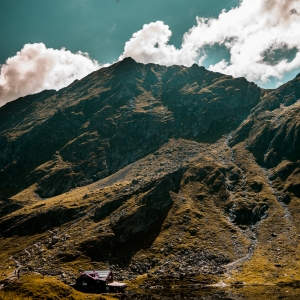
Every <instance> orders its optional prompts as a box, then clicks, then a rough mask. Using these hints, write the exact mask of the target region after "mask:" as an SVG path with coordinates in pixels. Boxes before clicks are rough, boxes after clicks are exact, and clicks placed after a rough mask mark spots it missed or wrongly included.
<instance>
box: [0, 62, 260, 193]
mask: <svg viewBox="0 0 300 300" xmlns="http://www.w3.org/2000/svg"><path fill="white" fill-rule="evenodd" d="M259 96H260V89H259V88H258V87H257V86H256V85H254V84H253V83H249V82H247V81H246V80H245V79H244V78H239V79H234V78H232V77H230V76H225V75H222V74H218V73H212V72H209V71H207V70H205V69H204V68H203V67H198V66H196V65H194V66H192V67H191V68H185V67H179V66H174V67H170V68H166V67H162V66H158V65H153V64H149V65H142V64H138V63H136V62H135V61H134V60H132V59H130V58H128V59H125V60H124V61H122V62H119V63H117V64H115V65H114V66H112V67H110V68H105V69H101V70H100V71H97V72H94V73H93V74H91V75H89V76H87V77H86V78H84V79H83V80H81V81H76V82H74V83H73V84H72V85H70V86H69V87H67V88H65V89H63V90H61V91H59V92H57V93H54V92H52V91H49V92H42V93H41V94H38V95H35V96H28V97H27V98H26V97H25V98H24V99H25V100H24V99H23V98H21V99H19V100H17V101H14V102H12V103H9V104H7V105H5V106H4V107H3V108H2V109H1V111H0V118H1V120H4V121H1V125H0V130H1V132H0V145H1V149H3V151H1V153H0V165H1V170H0V182H1V183H0V185H1V186H0V190H1V193H2V194H3V196H6V197H9V196H12V195H14V194H16V192H18V191H21V190H23V189H24V188H26V187H28V186H30V185H32V184H34V183H38V188H37V193H38V194H39V195H40V196H41V197H42V198H48V197H52V196H54V195H58V194H61V193H63V192H66V191H68V190H69V189H71V188H74V187H76V186H83V185H87V184H89V183H92V182H94V181H97V180H99V179H102V178H104V177H106V176H108V175H110V174H113V173H114V172H116V171H118V170H119V169H121V168H123V167H125V166H127V165H129V164H130V163H132V162H134V161H136V160H138V159H140V158H142V157H144V156H146V155H148V154H150V153H152V152H155V151H156V150H157V149H158V148H159V147H161V146H162V145H163V144H164V143H166V142H167V141H168V140H169V139H170V138H172V137H176V138H186V139H193V140H197V141H205V140H208V141H216V140H217V139H218V138H220V137H221V136H222V134H225V133H228V132H229V131H230V130H231V129H234V128H236V127H237V126H238V125H239V124H240V123H241V122H242V121H243V120H244V119H245V118H246V117H247V115H248V113H249V111H250V110H251V109H252V108H253V107H254V106H255V105H256V104H257V103H258V101H259ZM18 103H21V104H20V109H17V108H16V107H17V104H18ZM23 107H24V109H23ZM53 183H55V184H53Z"/></svg>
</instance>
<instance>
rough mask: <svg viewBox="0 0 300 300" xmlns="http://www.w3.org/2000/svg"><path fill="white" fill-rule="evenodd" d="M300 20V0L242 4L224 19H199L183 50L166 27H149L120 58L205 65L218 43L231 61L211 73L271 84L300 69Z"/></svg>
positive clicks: (247, 0)
mask: <svg viewBox="0 0 300 300" xmlns="http://www.w3.org/2000/svg"><path fill="white" fill-rule="evenodd" d="M299 15H300V0H242V1H241V2H240V5H239V6H238V7H236V8H232V9H231V10H229V11H225V10H223V11H222V12H221V14H220V15H219V16H218V18H210V19H208V18H200V17H197V19H196V21H197V25H195V26H194V27H192V28H191V29H190V30H189V31H188V32H187V33H185V35H184V36H183V41H182V45H181V47H180V49H176V48H175V47H174V46H172V45H169V43H168V42H169V39H170V37H171V34H172V32H171V31H170V29H169V27H168V26H167V25H165V24H164V23H163V22H161V21H158V22H155V23H150V24H148V25H144V27H143V28H142V29H141V30H140V31H138V32H136V33H134V34H133V36H132V38H131V39H130V40H129V41H128V42H127V43H126V44H125V48H124V52H123V53H122V55H121V56H120V58H119V59H123V58H124V57H128V56H131V57H132V58H134V59H135V60H136V61H138V62H143V63H150V62H151V63H158V64H162V65H167V66H169V65H173V64H178V65H185V66H190V65H192V64H193V63H198V64H200V65H201V64H203V63H204V62H205V59H206V58H207V56H208V55H209V54H208V53H207V48H208V47H212V46H214V45H216V44H218V45H222V46H225V47H226V48H227V49H228V51H229V52H230V60H229V61H226V60H221V61H219V62H217V63H216V64H214V65H210V66H209V69H210V70H212V71H218V72H222V73H225V74H230V75H233V76H235V77H239V76H244V77H246V78H247V79H248V80H251V81H257V82H258V81H261V82H267V81H268V80H269V79H270V78H272V77H275V78H282V77H283V76H284V75H285V74H286V73H287V72H290V71H292V70H295V69H297V68H300V35H299V28H300V17H299ZM276 53H277V54H276ZM279 53H280V55H278V54H279Z"/></svg>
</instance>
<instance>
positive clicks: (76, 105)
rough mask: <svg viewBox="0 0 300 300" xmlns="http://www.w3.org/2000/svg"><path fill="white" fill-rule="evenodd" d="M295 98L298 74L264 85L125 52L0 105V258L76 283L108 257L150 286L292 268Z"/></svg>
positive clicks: (276, 274)
mask: <svg viewBox="0 0 300 300" xmlns="http://www.w3.org/2000/svg"><path fill="white" fill-rule="evenodd" d="M299 99H300V76H297V77H296V78H295V79H293V80H292V81H290V82H288V83H286V84H285V85H283V86H281V87H279V88H278V89H276V90H264V89H261V88H259V87H258V86H257V85H256V84H254V83H252V82H248V81H247V80H246V79H244V78H233V77H231V76H227V75H223V74H220V73H214V72H210V71H208V70H206V69H205V68H203V67H199V66H197V65H193V66H192V67H190V68H187V67H182V66H172V67H164V66H159V65H155V64H147V65H143V64H140V63H136V62H135V61H134V60H133V59H131V58H126V59H124V60H123V61H120V62H118V63H116V64H114V65H112V66H110V67H108V68H102V69H100V70H99V71H96V72H94V73H92V74H90V75H88V76H87V77H85V78H83V79H82V80H79V81H78V80H77V81H75V82H73V83H72V84H71V85H70V86H68V87H66V88H64V89H62V90H60V91H43V92H41V93H39V94H35V95H30V96H26V97H23V98H20V99H17V100H15V101H13V102H10V103H8V104H6V105H5V106H3V107H1V108H0V120H1V123H0V149H1V152H0V195H1V203H0V228H1V233H0V235H1V238H0V247H1V249H3V250H2V251H0V260H1V261H2V262H3V263H2V264H3V266H2V267H3V268H4V269H7V268H8V267H9V264H11V263H12V261H9V260H7V259H8V258H9V257H12V258H13V259H14V260H15V261H17V263H19V264H21V265H22V266H23V268H24V269H28V270H30V271H37V272H43V273H44V274H52V275H58V274H61V273H63V276H62V275H61V279H62V281H65V282H72V281H73V280H74V276H75V275H74V274H75V273H76V271H77V270H78V268H96V267H97V268H104V267H105V268H107V267H108V266H110V267H112V268H113V269H114V271H115V273H116V276H117V277H119V278H121V279H122V278H123V279H127V280H134V279H135V278H136V276H137V275H142V274H148V279H147V280H143V282H144V283H143V284H145V285H146V286H147V285H148V286H150V285H153V284H154V283H155V284H157V282H164V283H165V284H167V283H166V282H170V280H171V282H177V283H178V281H182V279H184V278H194V279H193V280H196V281H197V282H200V283H214V282H218V281H220V280H221V279H222V280H223V281H224V282H227V283H235V282H246V283H247V284H252V283H256V284H262V283H263V284H270V283H272V284H276V283H280V282H281V283H282V282H285V283H291V282H296V281H297V280H300V275H299V274H298V270H299V259H300V257H299V255H298V253H299V251H298V250H299V234H300V232H299V230H300V222H299V220H300V218H299V216H300V215H299V214H300V212H299V208H298V207H299V204H300V151H299V146H300V101H299ZM58 266H59V267H58ZM60 270H63V271H61V273H60ZM138 278H139V277H138ZM142 278H144V279H145V278H146V277H142ZM166 279H168V280H169V281H166Z"/></svg>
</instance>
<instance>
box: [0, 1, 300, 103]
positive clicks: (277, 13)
mask: <svg viewBox="0 0 300 300" xmlns="http://www.w3.org/2000/svg"><path fill="white" fill-rule="evenodd" d="M196 21H197V24H196V25H195V26H193V27H192V28H191V29H190V30H189V31H188V32H186V33H185V34H184V36H183V40H182V45H181V47H180V48H179V49H177V48H176V47H174V46H173V45H170V44H169V40H170V37H171V35H172V32H171V30H170V29H169V27H168V26H167V25H166V24H164V23H163V22H161V21H157V22H154V23H150V24H145V25H144V26H143V28H142V29H141V30H140V31H138V32H136V33H134V34H133V35H132V38H131V39H130V40H129V41H128V42H126V44H125V47H124V52H123V53H122V54H121V55H120V57H119V60H121V59H123V58H125V57H132V58H133V59H135V60H136V61H138V62H142V63H156V64H161V65H166V66H170V65H185V66H191V65H192V64H193V63H197V64H199V65H205V64H206V66H207V67H208V69H209V70H211V71H216V72H221V73H225V74H228V75H232V76H234V77H240V76H244V77H246V78H247V79H248V80H250V81H255V82H257V83H267V82H268V81H269V80H270V79H272V78H277V79H281V78H282V77H283V76H284V75H285V74H287V73H289V72H291V71H294V70H297V69H299V68H300V34H299V28H300V0H241V1H240V5H239V6H238V7H236V8H232V9H231V10H229V11H226V10H223V11H222V12H221V13H220V15H219V16H218V18H201V17H197V18H196ZM216 45H219V46H221V47H223V48H226V49H227V51H228V52H229V57H230V59H228V60H225V59H220V61H217V63H214V64H211V65H209V64H208V63H207V61H206V59H207V58H210V55H211V56H213V55H214V51H213V49H214V48H213V47H215V46H216ZM205 61H206V63H205ZM107 65H108V64H107ZM107 65H105V66H107ZM100 67H101V66H100V64H99V63H98V62H97V61H95V60H92V59H90V58H89V56H88V54H87V53H82V52H78V53H75V54H74V53H71V52H70V51H67V50H66V49H64V48H63V49H60V50H56V49H51V48H46V46H45V45H44V44H42V43H40V44H26V45H25V46H24V47H23V49H22V50H21V51H20V52H18V53H17V54H16V55H15V56H14V57H11V58H9V59H8V60H7V61H6V63H5V64H4V65H2V66H1V73H0V106H1V105H4V104H5V103H6V102H8V101H12V100H14V99H16V98H18V97H20V96H25V95H28V94H33V93H36V92H39V91H42V90H44V89H56V90H58V89H60V88H62V87H65V86H67V85H69V84H70V83H72V82H73V81H74V80H75V79H81V78H82V77H84V76H86V75H87V74H89V73H91V72H92V71H95V70H97V69H99V68H100Z"/></svg>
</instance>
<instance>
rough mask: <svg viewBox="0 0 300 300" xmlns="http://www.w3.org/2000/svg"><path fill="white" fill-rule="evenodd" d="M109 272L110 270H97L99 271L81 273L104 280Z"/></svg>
mask: <svg viewBox="0 0 300 300" xmlns="http://www.w3.org/2000/svg"><path fill="white" fill-rule="evenodd" d="M110 274H111V270H99V271H84V272H83V273H81V275H87V276H89V277H91V278H93V279H98V280H106V279H107V278H108V277H109V275H110Z"/></svg>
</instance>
